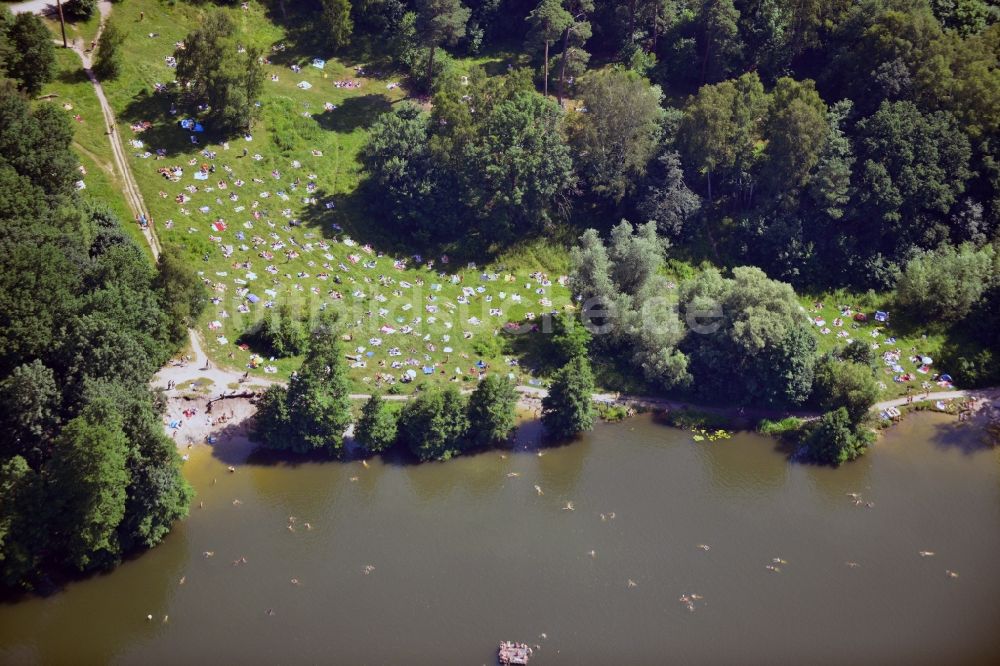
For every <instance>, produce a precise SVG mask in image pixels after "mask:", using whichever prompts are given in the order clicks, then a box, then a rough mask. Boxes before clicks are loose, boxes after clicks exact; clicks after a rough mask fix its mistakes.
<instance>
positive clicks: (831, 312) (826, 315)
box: [800, 291, 948, 399]
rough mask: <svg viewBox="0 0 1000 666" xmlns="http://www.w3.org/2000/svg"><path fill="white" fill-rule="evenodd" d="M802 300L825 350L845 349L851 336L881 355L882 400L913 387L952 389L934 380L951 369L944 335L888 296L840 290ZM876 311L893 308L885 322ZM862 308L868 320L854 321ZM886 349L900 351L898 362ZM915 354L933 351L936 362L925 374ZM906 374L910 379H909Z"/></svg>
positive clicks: (903, 392)
mask: <svg viewBox="0 0 1000 666" xmlns="http://www.w3.org/2000/svg"><path fill="white" fill-rule="evenodd" d="M800 301H801V303H802V308H803V311H804V312H805V314H806V316H808V318H809V320H810V322H811V323H812V329H813V331H814V333H815V334H816V339H817V341H818V343H819V350H820V352H821V353H826V352H834V351H837V350H839V349H843V348H844V347H845V346H847V344H848V342H849V341H850V340H858V341H861V342H864V343H865V344H868V345H870V346H871V347H872V349H873V350H874V351H875V354H876V356H877V357H878V358H879V361H878V381H879V387H880V389H881V393H882V396H883V399H891V398H898V397H901V396H905V395H906V394H907V389H908V388H909V389H911V390H912V391H913V392H914V393H919V392H922V391H923V390H924V389H925V388H930V389H931V390H932V391H936V390H946V389H947V387H945V386H939V385H938V384H937V383H936V382H935V381H934V376H935V374H938V373H940V374H947V373H948V369H947V368H941V367H939V364H938V363H937V358H938V357H939V356H940V351H941V347H942V345H943V344H944V343H945V339H946V338H945V335H944V334H942V333H940V332H935V331H934V330H933V329H931V328H930V327H923V326H921V325H920V324H919V323H918V322H914V321H911V320H909V319H908V318H907V317H906V313H904V312H899V311H897V310H895V309H894V308H893V304H892V302H891V300H890V296H889V295H876V294H861V295H859V294H852V293H850V292H846V291H837V292H833V293H828V294H822V295H819V296H801V297H800ZM876 311H883V312H886V313H888V314H889V320H888V321H887V322H885V323H881V322H878V321H876V320H875V312H876ZM847 312H850V313H851V314H847ZM857 313H861V314H863V315H864V316H865V317H866V321H863V322H859V321H855V318H854V315H855V314H857ZM820 322H822V323H820ZM887 352H890V353H898V354H899V359H898V361H892V362H890V361H888V360H886V359H884V355H885V354H886V353H887ZM916 356H921V357H925V356H929V357H930V358H932V359H934V360H935V363H933V364H932V365H931V366H930V367H929V369H928V371H927V372H926V373H922V372H920V371H919V370H920V369H921V368H922V367H923V364H922V363H918V362H915V361H914V360H911V359H912V358H915V357H916ZM893 366H896V367H897V369H894V368H893ZM898 368H902V371H899V369H898ZM907 375H909V378H908V379H905V378H906V376H907ZM897 378H898V379H899V380H900V381H897ZM904 379H905V380H904Z"/></svg>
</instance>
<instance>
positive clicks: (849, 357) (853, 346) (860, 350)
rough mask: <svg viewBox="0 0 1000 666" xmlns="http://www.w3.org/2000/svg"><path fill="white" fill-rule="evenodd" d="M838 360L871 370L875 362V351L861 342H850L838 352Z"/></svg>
mask: <svg viewBox="0 0 1000 666" xmlns="http://www.w3.org/2000/svg"><path fill="white" fill-rule="evenodd" d="M840 358H841V359H842V360H844V361H849V362H851V363H857V364H858V365H862V366H865V367H868V368H872V369H874V368H875V361H876V360H877V358H876V356H875V351H874V350H873V349H872V348H871V347H870V346H869V345H868V344H867V343H866V342H864V341H862V340H851V341H850V342H849V343H848V344H847V346H846V347H844V349H843V350H842V351H841V352H840Z"/></svg>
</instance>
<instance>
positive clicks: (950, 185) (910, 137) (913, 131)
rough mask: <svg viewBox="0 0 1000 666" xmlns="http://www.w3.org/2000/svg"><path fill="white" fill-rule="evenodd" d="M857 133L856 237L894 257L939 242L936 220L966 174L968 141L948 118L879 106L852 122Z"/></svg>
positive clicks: (907, 106)
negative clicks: (859, 225) (860, 227)
mask: <svg viewBox="0 0 1000 666" xmlns="http://www.w3.org/2000/svg"><path fill="white" fill-rule="evenodd" d="M858 134H859V141H858V144H859V151H858V152H859V155H858V157H859V169H858V171H857V176H858V184H857V187H858V192H859V194H860V199H861V206H862V211H861V215H860V216H859V217H860V219H862V220H865V223H864V228H865V231H867V233H865V234H864V235H863V236H862V238H864V239H866V240H868V241H869V244H870V245H871V246H872V247H874V248H880V249H882V250H883V252H885V253H887V254H890V253H891V254H893V255H896V256H899V255H903V254H905V253H906V252H907V251H909V250H910V249H912V248H913V247H914V246H916V247H924V248H926V247H933V246H934V245H936V244H938V243H939V242H941V241H942V240H945V239H946V234H947V231H946V229H944V228H943V226H942V225H941V222H940V221H941V219H942V218H943V216H945V215H946V214H947V213H948V211H949V210H950V209H951V208H952V206H953V205H954V204H955V202H956V201H957V200H958V196H959V195H960V194H961V193H962V192H963V191H964V190H965V183H966V180H967V179H968V178H969V176H970V172H969V168H968V167H969V159H970V154H971V152H970V146H969V140H968V139H967V138H966V136H965V135H964V134H963V133H962V131H961V130H960V129H959V128H958V126H957V124H956V122H955V119H954V117H953V116H952V115H951V114H950V113H947V112H943V111H939V112H935V113H931V114H925V113H922V112H921V111H920V110H919V109H918V108H917V107H916V106H915V105H914V104H913V103H912V102H883V103H882V105H881V106H880V107H879V109H878V111H876V112H875V114H874V115H872V116H869V117H868V118H865V119H864V120H861V121H860V122H859V123H858ZM868 220H871V221H872V222H873V223H869V222H868ZM873 236H874V237H873Z"/></svg>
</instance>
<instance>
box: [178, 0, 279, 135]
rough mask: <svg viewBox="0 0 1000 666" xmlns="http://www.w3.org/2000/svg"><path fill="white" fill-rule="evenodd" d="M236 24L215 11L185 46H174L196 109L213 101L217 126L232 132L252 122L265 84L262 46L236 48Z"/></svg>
mask: <svg viewBox="0 0 1000 666" xmlns="http://www.w3.org/2000/svg"><path fill="white" fill-rule="evenodd" d="M236 36H237V30H236V26H235V25H234V24H233V22H232V20H231V19H230V18H229V17H228V15H226V14H224V13H222V12H219V11H216V12H212V13H210V14H208V16H206V17H205V20H204V22H203V23H202V24H201V27H199V28H198V29H196V30H194V31H193V32H191V33H190V34H189V35H188V36H187V37H185V39H184V44H185V48H183V49H178V50H177V51H175V52H174V57H175V58H176V59H177V80H178V81H179V82H180V83H181V85H182V87H183V90H184V91H185V93H184V97H185V99H186V100H187V101H188V105H189V107H190V109H191V111H192V112H194V111H196V110H197V109H196V107H197V106H198V105H201V104H204V105H207V106H208V107H209V111H208V120H209V121H210V122H211V123H213V124H214V125H215V127H213V128H212V129H214V130H216V131H219V132H221V133H223V134H231V133H234V132H237V131H244V130H247V129H249V128H250V126H251V125H252V124H253V122H254V120H255V119H256V118H257V115H258V114H259V113H260V111H259V109H258V108H257V106H256V102H257V99H258V97H259V96H260V92H261V89H262V87H263V84H264V68H263V65H262V64H261V62H260V59H261V57H262V55H263V53H262V51H261V50H260V49H259V48H257V47H255V46H251V47H247V48H246V50H245V52H244V53H242V54H241V53H239V52H238V50H237V48H236V41H237V40H236Z"/></svg>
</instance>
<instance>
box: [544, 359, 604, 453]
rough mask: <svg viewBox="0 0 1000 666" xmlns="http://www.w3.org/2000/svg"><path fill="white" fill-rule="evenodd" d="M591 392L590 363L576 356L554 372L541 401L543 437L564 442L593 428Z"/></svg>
mask: <svg viewBox="0 0 1000 666" xmlns="http://www.w3.org/2000/svg"><path fill="white" fill-rule="evenodd" d="M593 393H594V375H593V373H592V372H591V370H590V362H589V361H588V360H587V359H586V357H582V356H577V357H576V358H574V359H573V360H571V361H570V362H569V363H567V364H566V365H564V366H563V367H562V368H561V369H560V370H559V371H558V372H556V374H555V376H554V377H553V379H552V384H551V385H550V386H549V392H548V395H546V396H545V397H544V398H542V425H543V426H544V427H545V432H546V434H547V435H548V436H549V437H551V438H552V439H555V440H565V439H571V438H573V437H575V436H576V435H577V434H579V433H580V432H583V431H585V430H591V429H593V427H594V418H595V414H596V411H595V409H594V403H593V399H592V397H591V396H592V395H593Z"/></svg>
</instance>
